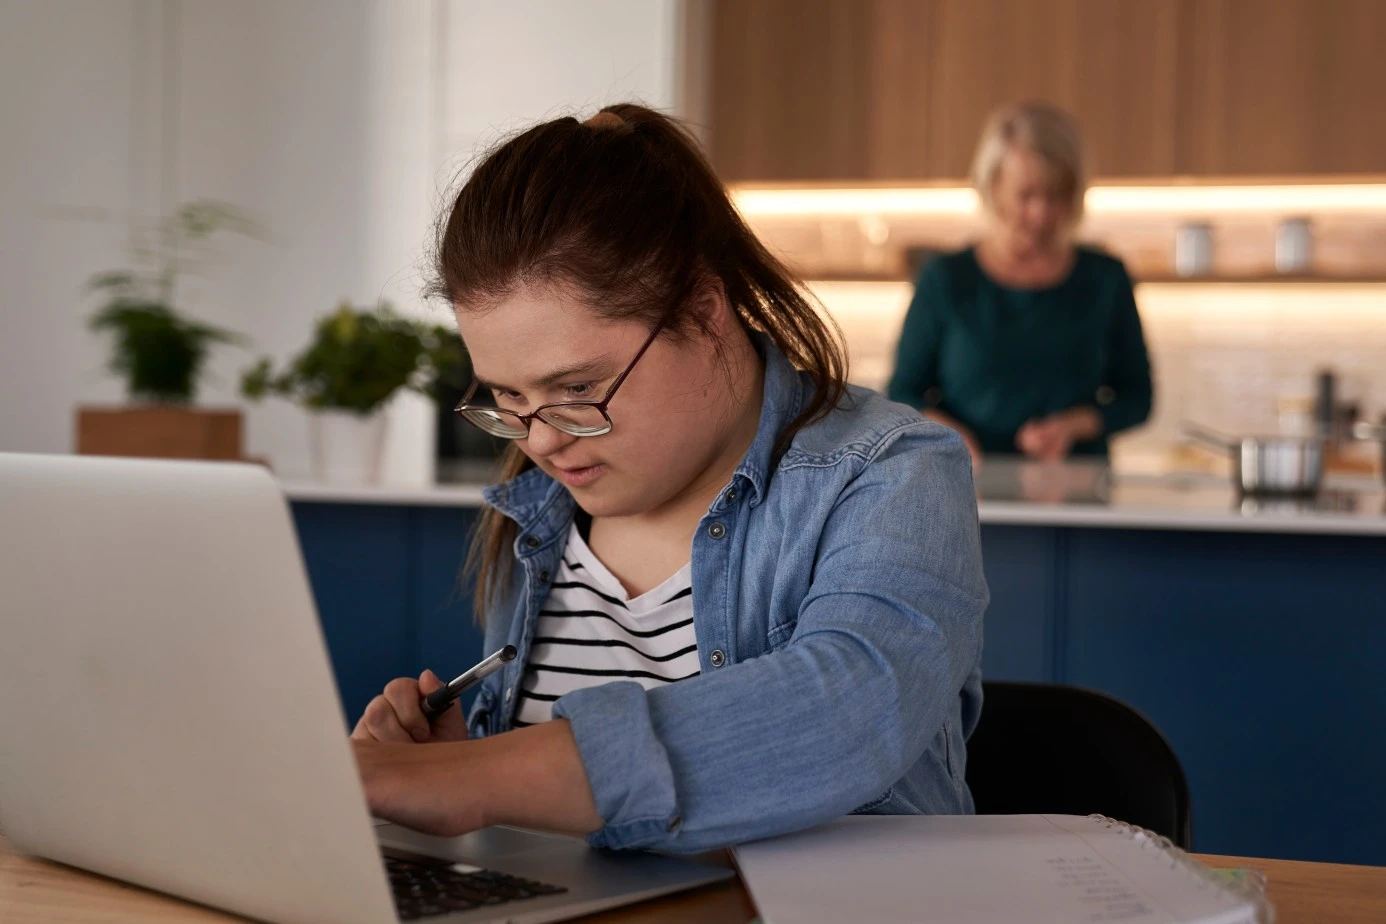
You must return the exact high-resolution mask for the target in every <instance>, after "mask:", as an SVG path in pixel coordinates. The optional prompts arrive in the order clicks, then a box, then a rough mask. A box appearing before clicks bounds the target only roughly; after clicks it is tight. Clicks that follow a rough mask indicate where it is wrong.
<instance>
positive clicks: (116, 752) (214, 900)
mask: <svg viewBox="0 0 1386 924" xmlns="http://www.w3.org/2000/svg"><path fill="white" fill-rule="evenodd" d="M386 679H387V678H381V680H382V683H383V682H384V681H385V680H386ZM345 718H346V717H344V716H343V714H342V710H341V705H340V702H339V700H338V698H337V695H336V689H335V686H334V682H333V676H332V671H331V667H330V665H329V663H328V658H327V653H326V649H325V647H324V644H323V638H322V634H321V631H320V629H319V625H318V621H317V618H316V613H315V610H314V607H313V598H312V595H311V593H310V590H309V586H308V580H307V577H306V574H305V571H304V567H303V561H302V558H301V555H300V553H299V548H298V543H297V539H296V536H295V533H294V527H293V523H292V521H291V519H290V515H289V508H288V505H287V504H286V502H285V500H284V497H283V495H282V493H281V492H280V491H279V488H278V486H277V485H276V483H275V481H274V480H273V478H272V477H271V476H270V474H269V473H268V472H267V471H266V470H265V469H263V468H261V467H258V466H252V465H240V464H232V463H199V462H172V461H150V460H132V459H107V458H92V457H74V456H40V455H16V454H0V828H3V830H4V831H5V834H6V836H7V837H8V838H9V839H10V841H11V843H13V844H14V846H15V847H16V848H18V849H20V850H23V851H25V852H27V853H30V854H34V855H37V856H42V857H48V858H51V859H53V860H57V861H59V862H62V863H66V864H70V865H72V866H77V867H81V868H83V869H88V870H92V871H94V872H97V873H101V874H104V875H106V876H111V877H114V878H116V879H122V880H125V881H128V882H133V883H138V884H139V885H142V886H146V887H149V888H151V889H157V890H159V891H161V892H167V893H170V894H173V895H177V896H181V897H183V898H186V899H190V900H192V901H195V902H200V903H202V904H205V905H211V906H214V907H217V908H222V909H226V910H228V911H232V912H236V913H239V914H242V915H246V916H248V917H252V918H258V919H261V920H265V921H272V922H283V924H300V922H301V924H321V922H323V921H334V922H338V924H380V922H393V921H398V920H428V921H434V920H436V921H447V922H453V921H456V922H480V921H514V922H541V921H560V920H565V919H568V918H571V917H577V916H579V915H583V914H589V913H592V912H594V911H600V910H602V909H606V908H611V907H615V906H619V905H625V904H630V903H633V902H638V901H641V900H644V899H648V898H653V897H655V896H659V895H664V894H668V893H671V892H675V891H678V890H681V889H687V888H691V887H694V886H699V885H703V884H706V883H710V882H714V881H717V880H720V879H724V878H727V877H729V876H730V875H732V873H731V871H730V870H728V869H726V868H723V867H718V866H714V865H709V864H704V863H697V862H693V861H690V860H683V859H678V858H674V857H667V856H660V855H656V854H651V853H643V852H623V853H619V854H618V853H612V852H606V851H600V850H594V849H592V848H589V847H588V846H587V845H586V843H585V842H583V841H582V840H581V839H578V838H569V837H562V836H556V835H550V834H542V833H538V832H532V831H523V830H518V829H510V828H488V829H484V830H482V831H478V832H475V833H473V834H469V835H466V836H464V837H458V838H437V837H429V836H426V835H422V834H418V833H415V832H411V831H408V830H405V829H403V828H400V827H397V826H395V825H387V824H379V823H374V822H373V821H372V819H371V818H370V816H369V813H368V811H367V808H366V802H365V798H364V795H363V793H362V790H361V785H360V782H359V779H358V777H357V775H356V767H355V763H354V761H353V758H352V755H351V750H350V745H349V743H348V740H347V735H346V731H345V728H346V725H345Z"/></svg>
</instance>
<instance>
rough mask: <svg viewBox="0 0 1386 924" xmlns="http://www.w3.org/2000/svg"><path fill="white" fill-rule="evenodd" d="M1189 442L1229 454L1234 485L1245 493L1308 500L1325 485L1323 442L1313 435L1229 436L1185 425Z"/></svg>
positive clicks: (1184, 429)
mask: <svg viewBox="0 0 1386 924" xmlns="http://www.w3.org/2000/svg"><path fill="white" fill-rule="evenodd" d="M1181 430H1182V431H1183V433H1184V435H1185V436H1186V437H1188V438H1189V439H1192V440H1195V441H1197V442H1199V443H1203V444H1204V445H1206V446H1210V447H1213V448H1216V449H1219V450H1221V451H1222V452H1225V453H1228V454H1230V455H1231V456H1232V459H1233V461H1234V462H1235V464H1236V467H1235V471H1234V472H1233V475H1232V479H1233V485H1234V486H1235V487H1236V488H1237V489H1238V490H1239V491H1241V493H1243V494H1252V495H1277V496H1282V497H1283V496H1299V497H1307V496H1311V495H1314V494H1317V493H1318V490H1319V485H1320V484H1322V483H1323V440H1321V439H1319V438H1318V437H1309V436H1243V437H1238V438H1236V439H1233V438H1229V437H1226V436H1224V435H1222V434H1221V433H1216V432H1214V431H1212V430H1209V429H1207V428H1205V427H1200V426H1198V425H1196V424H1191V423H1185V424H1183V425H1182V427H1181Z"/></svg>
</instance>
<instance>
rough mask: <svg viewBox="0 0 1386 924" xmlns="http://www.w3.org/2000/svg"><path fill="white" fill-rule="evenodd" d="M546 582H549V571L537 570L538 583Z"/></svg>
mask: <svg viewBox="0 0 1386 924" xmlns="http://www.w3.org/2000/svg"><path fill="white" fill-rule="evenodd" d="M548 582H549V573H548V572H547V571H540V572H539V583H540V584H547V583H548Z"/></svg>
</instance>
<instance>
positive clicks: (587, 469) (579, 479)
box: [554, 462, 606, 488]
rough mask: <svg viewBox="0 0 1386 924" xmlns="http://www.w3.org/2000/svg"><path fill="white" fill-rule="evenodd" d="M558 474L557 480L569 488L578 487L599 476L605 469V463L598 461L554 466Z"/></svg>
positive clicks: (589, 482)
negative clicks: (586, 463)
mask: <svg viewBox="0 0 1386 924" xmlns="http://www.w3.org/2000/svg"><path fill="white" fill-rule="evenodd" d="M554 470H555V471H556V472H557V474H558V480H559V481H561V482H563V483H564V484H566V485H567V486H568V487H570V488H580V487H582V486H583V485H587V484H591V483H592V482H593V481H595V480H596V479H597V478H599V477H601V475H602V473H603V472H605V471H606V463H605V462H598V463H595V464H593V465H565V466H558V465H556V466H554Z"/></svg>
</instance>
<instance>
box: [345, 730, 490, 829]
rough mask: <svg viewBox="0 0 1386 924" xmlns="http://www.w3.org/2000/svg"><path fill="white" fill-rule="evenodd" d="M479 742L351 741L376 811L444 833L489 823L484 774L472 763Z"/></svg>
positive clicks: (368, 799) (388, 818) (398, 821)
mask: <svg viewBox="0 0 1386 924" xmlns="http://www.w3.org/2000/svg"><path fill="white" fill-rule="evenodd" d="M353 737H355V736H354V735H353ZM476 744H477V742H470V741H453V742H445V743H442V744H437V745H434V746H433V747H427V748H420V747H413V746H412V745H409V744H397V743H393V742H381V741H376V740H374V739H371V738H356V739H355V740H354V741H352V742H351V746H352V749H353V750H354V751H355V753H356V768H357V770H358V771H359V772H360V774H361V785H362V787H363V788H364V789H365V792H366V804H367V805H368V806H369V807H370V811H371V814H372V815H373V816H375V817H376V818H383V819H385V820H386V821H393V822H395V823H396V824H401V825H404V826H405V827H406V828H412V829H414V830H415V831H422V832H424V833H425V834H433V835H436V836H438V837H456V836H457V835H459V834H466V833H467V832H469V831H475V830H477V829H478V828H482V827H485V825H486V819H485V816H484V807H485V801H486V800H485V798H484V796H483V795H482V788H481V786H480V785H479V784H480V783H481V782H483V774H481V773H479V772H472V770H471V769H470V768H471V764H472V761H471V760H470V756H471V752H470V749H472V748H474V747H475V746H476Z"/></svg>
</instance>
